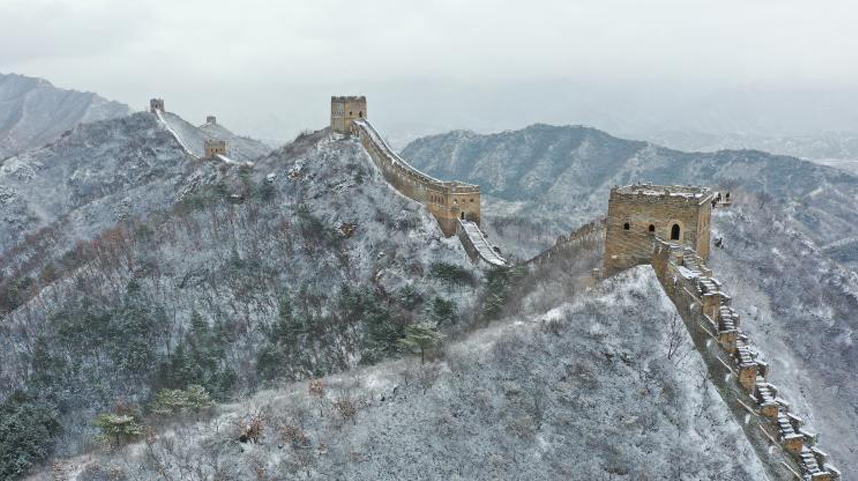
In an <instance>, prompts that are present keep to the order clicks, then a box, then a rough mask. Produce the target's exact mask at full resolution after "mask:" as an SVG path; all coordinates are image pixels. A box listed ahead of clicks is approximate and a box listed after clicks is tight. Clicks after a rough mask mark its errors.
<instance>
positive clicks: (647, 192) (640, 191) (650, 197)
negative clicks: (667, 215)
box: [610, 184, 716, 205]
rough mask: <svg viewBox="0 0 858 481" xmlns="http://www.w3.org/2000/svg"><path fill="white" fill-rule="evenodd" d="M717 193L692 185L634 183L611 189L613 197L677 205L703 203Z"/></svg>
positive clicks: (617, 199) (622, 199)
mask: <svg viewBox="0 0 858 481" xmlns="http://www.w3.org/2000/svg"><path fill="white" fill-rule="evenodd" d="M715 195H716V193H715V192H713V191H712V190H711V189H709V188H708V187H702V186H690V185H653V184H632V185H625V186H617V187H614V188H613V189H611V197H610V198H611V199H613V200H614V201H626V202H639V203H646V202H662V203H663V202H669V203H675V204H677V205H686V204H689V203H691V204H701V203H703V202H706V201H711V200H712V198H713V197H714V196H715Z"/></svg>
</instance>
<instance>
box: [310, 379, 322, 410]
mask: <svg viewBox="0 0 858 481" xmlns="http://www.w3.org/2000/svg"><path fill="white" fill-rule="evenodd" d="M307 391H308V392H309V393H310V396H311V397H312V398H313V399H314V401H315V403H316V405H317V406H318V407H319V417H322V414H323V413H322V408H323V407H324V404H325V393H326V387H325V381H323V380H321V379H316V380H313V381H310V382H309V383H308V384H307Z"/></svg>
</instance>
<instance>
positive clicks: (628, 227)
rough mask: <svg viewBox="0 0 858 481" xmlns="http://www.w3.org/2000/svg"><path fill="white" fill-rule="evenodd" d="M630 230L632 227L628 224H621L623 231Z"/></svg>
mask: <svg viewBox="0 0 858 481" xmlns="http://www.w3.org/2000/svg"><path fill="white" fill-rule="evenodd" d="M631 228H632V226H630V225H629V223H628V222H626V223H625V224H623V230H629V229H631Z"/></svg>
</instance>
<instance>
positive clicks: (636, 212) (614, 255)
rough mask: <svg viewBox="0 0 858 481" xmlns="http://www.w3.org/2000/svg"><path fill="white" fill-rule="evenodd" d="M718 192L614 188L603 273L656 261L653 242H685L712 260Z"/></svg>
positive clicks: (643, 186) (679, 187) (685, 188)
mask: <svg viewBox="0 0 858 481" xmlns="http://www.w3.org/2000/svg"><path fill="white" fill-rule="evenodd" d="M714 199H715V192H713V191H711V190H710V189H708V188H706V187H693V186H684V185H650V184H637V185H627V186H624V187H614V188H613V189H611V197H610V199H609V200H608V223H607V232H606V235H605V272H604V273H605V275H608V276H610V275H612V274H615V273H617V272H619V271H622V270H624V269H628V268H630V267H634V266H636V265H639V264H647V263H649V262H650V259H651V257H652V246H653V238H654V237H655V236H658V237H660V238H662V239H664V240H666V241H669V242H673V243H677V244H684V245H687V246H689V247H691V248H692V249H694V251H695V252H696V253H697V255H699V256H700V257H702V258H703V259H704V260H706V259H708V258H709V221H710V216H711V214H712V204H713V200H714Z"/></svg>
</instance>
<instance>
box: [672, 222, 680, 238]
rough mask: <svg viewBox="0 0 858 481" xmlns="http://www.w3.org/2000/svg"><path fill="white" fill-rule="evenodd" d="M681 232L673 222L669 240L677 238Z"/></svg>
mask: <svg viewBox="0 0 858 481" xmlns="http://www.w3.org/2000/svg"><path fill="white" fill-rule="evenodd" d="M681 233H682V232H680V230H679V224H673V227H671V228H670V240H679V236H680V234H681Z"/></svg>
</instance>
